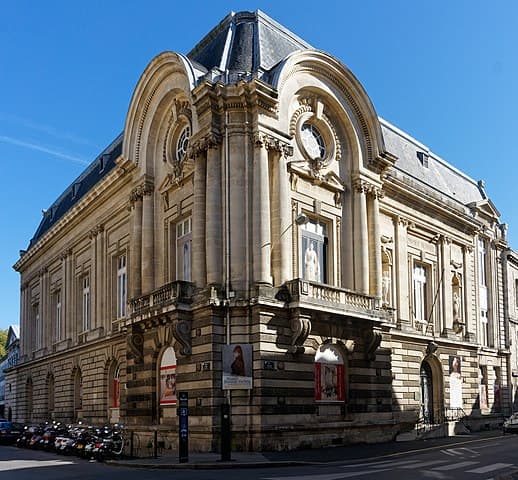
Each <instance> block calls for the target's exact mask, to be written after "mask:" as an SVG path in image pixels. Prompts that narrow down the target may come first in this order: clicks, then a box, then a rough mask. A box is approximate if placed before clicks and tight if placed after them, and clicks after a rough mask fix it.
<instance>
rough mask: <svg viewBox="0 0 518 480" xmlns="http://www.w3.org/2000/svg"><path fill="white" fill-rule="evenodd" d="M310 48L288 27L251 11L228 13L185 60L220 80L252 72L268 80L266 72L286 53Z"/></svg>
mask: <svg viewBox="0 0 518 480" xmlns="http://www.w3.org/2000/svg"><path fill="white" fill-rule="evenodd" d="M309 48H312V47H311V45H309V44H308V43H306V42H305V41H304V40H302V39H301V38H299V37H298V36H297V35H295V34H294V33H292V32H290V31H289V30H288V29H286V28H284V27H283V26H282V25H280V24H279V23H277V22H276V21H275V20H273V19H271V18H270V17H269V16H268V15H265V14H264V13H263V12H261V11H260V10H256V11H255V12H239V13H234V12H230V13H229V14H228V15H227V16H226V17H225V18H224V19H223V20H222V21H221V22H220V23H219V24H218V25H216V27H214V28H213V29H212V30H211V31H210V32H209V33H208V34H207V35H205V37H204V38H203V39H202V40H201V41H200V42H199V43H198V44H197V45H196V46H195V47H194V48H193V49H192V50H191V51H190V52H189V53H188V54H187V57H188V58H189V60H191V61H193V62H196V63H198V64H201V65H203V66H204V67H205V68H206V69H207V70H209V71H210V70H217V71H219V72H220V73H224V72H226V71H228V73H229V76H228V77H227V78H225V77H224V76H223V75H222V78H221V79H220V80H221V81H225V80H227V81H230V82H232V81H235V79H236V77H239V76H243V75H245V76H246V75H255V76H258V77H259V78H262V79H263V80H268V75H267V74H268V72H269V71H270V70H271V69H272V68H273V67H274V66H275V65H277V64H278V63H279V62H280V61H281V60H283V59H284V58H286V57H287V56H288V55H289V54H290V53H292V52H295V51H297V50H306V49H309Z"/></svg>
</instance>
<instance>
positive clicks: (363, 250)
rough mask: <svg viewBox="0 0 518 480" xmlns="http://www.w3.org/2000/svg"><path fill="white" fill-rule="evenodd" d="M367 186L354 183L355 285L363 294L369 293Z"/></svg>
mask: <svg viewBox="0 0 518 480" xmlns="http://www.w3.org/2000/svg"><path fill="white" fill-rule="evenodd" d="M366 189H367V186H366V184H365V182H364V181H362V180H357V181H356V182H355V183H354V192H355V194H354V247H355V252H354V253H355V255H354V264H355V286H356V289H357V290H358V291H359V292H361V293H364V294H368V293H369V244H368V242H369V236H368V228H367V199H366Z"/></svg>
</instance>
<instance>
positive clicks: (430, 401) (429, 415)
mask: <svg viewBox="0 0 518 480" xmlns="http://www.w3.org/2000/svg"><path fill="white" fill-rule="evenodd" d="M419 378H420V393H421V417H422V419H423V421H424V422H425V423H428V424H432V423H435V424H436V423H441V422H442V421H443V420H444V413H443V410H444V409H443V405H444V400H443V394H442V391H443V388H442V370H441V366H440V363H439V361H438V360H437V359H435V358H434V357H429V358H425V359H424V360H423V361H422V363H421V368H420V370H419Z"/></svg>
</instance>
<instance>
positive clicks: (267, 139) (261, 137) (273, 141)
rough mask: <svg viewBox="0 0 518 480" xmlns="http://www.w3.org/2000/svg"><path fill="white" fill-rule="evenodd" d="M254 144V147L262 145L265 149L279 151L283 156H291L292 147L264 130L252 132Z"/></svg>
mask: <svg viewBox="0 0 518 480" xmlns="http://www.w3.org/2000/svg"><path fill="white" fill-rule="evenodd" d="M253 141H254V145H255V146H256V147H264V148H266V150H272V151H275V152H279V153H281V154H282V156H283V157H291V156H292V155H293V147H292V146H291V145H290V144H289V143H287V142H284V141H282V140H280V139H278V138H275V137H274V136H273V135H269V134H267V133H264V132H254V138H253Z"/></svg>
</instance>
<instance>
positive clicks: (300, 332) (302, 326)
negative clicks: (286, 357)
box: [288, 315, 311, 354]
mask: <svg viewBox="0 0 518 480" xmlns="http://www.w3.org/2000/svg"><path fill="white" fill-rule="evenodd" d="M291 331H292V335H291V345H290V347H289V348H288V351H289V352H290V353H294V354H296V353H303V352H304V347H303V345H304V342H305V341H306V339H307V338H308V335H309V333H310V332H311V318H309V317H302V316H300V315H297V316H296V317H294V318H292V319H291Z"/></svg>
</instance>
